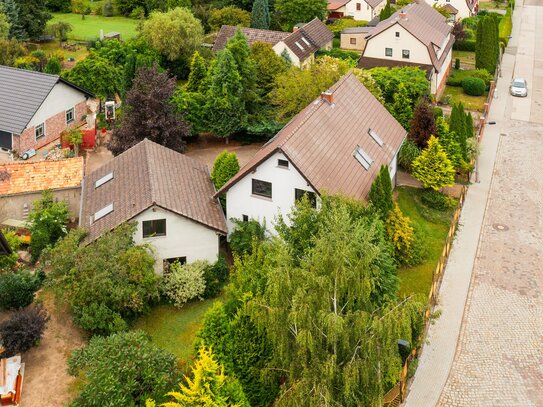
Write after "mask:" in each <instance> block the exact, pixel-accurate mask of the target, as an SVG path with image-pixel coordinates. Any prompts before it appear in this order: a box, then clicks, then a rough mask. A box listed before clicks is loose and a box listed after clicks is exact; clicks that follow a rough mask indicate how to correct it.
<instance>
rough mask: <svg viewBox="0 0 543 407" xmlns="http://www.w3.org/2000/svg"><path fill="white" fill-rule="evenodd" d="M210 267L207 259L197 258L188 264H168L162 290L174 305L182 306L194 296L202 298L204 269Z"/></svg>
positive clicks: (204, 287)
mask: <svg viewBox="0 0 543 407" xmlns="http://www.w3.org/2000/svg"><path fill="white" fill-rule="evenodd" d="M208 267H210V264H209V263H208V262H207V261H203V260H199V261H195V262H194V263H190V264H183V265H182V264H179V262H175V263H173V264H171V265H170V272H169V273H168V274H166V275H165V276H164V280H163V282H162V291H163V293H164V295H165V296H166V297H167V298H168V299H169V300H170V301H172V302H173V304H174V305H175V306H176V307H182V306H183V305H185V303H186V302H187V301H189V300H192V299H194V298H199V299H202V296H203V294H204V292H205V289H206V281H205V278H204V273H205V269H206V268H208Z"/></svg>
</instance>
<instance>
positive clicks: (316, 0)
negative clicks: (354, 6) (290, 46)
mask: <svg viewBox="0 0 543 407" xmlns="http://www.w3.org/2000/svg"><path fill="white" fill-rule="evenodd" d="M327 7H328V1H327V0H275V11H276V13H277V17H278V20H279V21H280V24H281V28H282V29H283V30H284V31H292V28H293V27H294V26H295V25H296V24H298V23H308V22H309V21H311V20H313V19H314V18H315V17H316V18H318V19H320V20H324V18H325V17H326V15H327V14H328V10H327Z"/></svg>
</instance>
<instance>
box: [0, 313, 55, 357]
mask: <svg viewBox="0 0 543 407" xmlns="http://www.w3.org/2000/svg"><path fill="white" fill-rule="evenodd" d="M48 321H49V315H48V314H47V312H46V311H45V309H43V306H42V305H41V304H40V305H37V306H35V307H31V308H26V309H24V310H21V311H18V312H17V313H15V314H14V315H13V316H12V317H11V318H10V319H8V320H7V321H4V322H2V323H1V324H0V344H1V345H2V347H3V348H4V352H2V353H1V354H0V357H11V356H14V355H16V354H17V353H24V352H26V351H28V350H30V349H31V348H32V347H33V346H34V345H36V344H37V343H38V342H39V340H40V339H41V337H42V335H43V332H44V331H45V328H46V326H47V322H48Z"/></svg>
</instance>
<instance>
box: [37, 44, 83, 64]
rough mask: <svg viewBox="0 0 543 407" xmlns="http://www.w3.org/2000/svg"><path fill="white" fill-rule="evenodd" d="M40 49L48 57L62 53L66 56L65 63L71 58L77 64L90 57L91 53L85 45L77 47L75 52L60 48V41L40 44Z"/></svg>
mask: <svg viewBox="0 0 543 407" xmlns="http://www.w3.org/2000/svg"><path fill="white" fill-rule="evenodd" d="M38 48H39V49H41V50H42V51H44V52H45V53H46V54H47V55H49V54H52V53H53V52H57V51H60V52H62V54H63V55H64V60H65V61H67V60H68V59H69V58H73V59H74V60H75V61H76V62H78V61H81V60H83V59H85V58H86V57H87V55H89V51H88V50H87V47H85V46H84V45H81V46H77V49H76V50H75V51H69V50H67V49H63V48H60V44H59V42H58V41H51V42H43V43H40V44H38Z"/></svg>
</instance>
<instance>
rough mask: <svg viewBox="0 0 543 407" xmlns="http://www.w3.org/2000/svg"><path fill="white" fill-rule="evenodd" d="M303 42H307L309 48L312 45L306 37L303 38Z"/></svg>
mask: <svg viewBox="0 0 543 407" xmlns="http://www.w3.org/2000/svg"><path fill="white" fill-rule="evenodd" d="M302 41H303V42H305V43H306V45H308V46H309V45H311V44H310V43H309V41H307V40H306V39H305V37H302Z"/></svg>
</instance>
